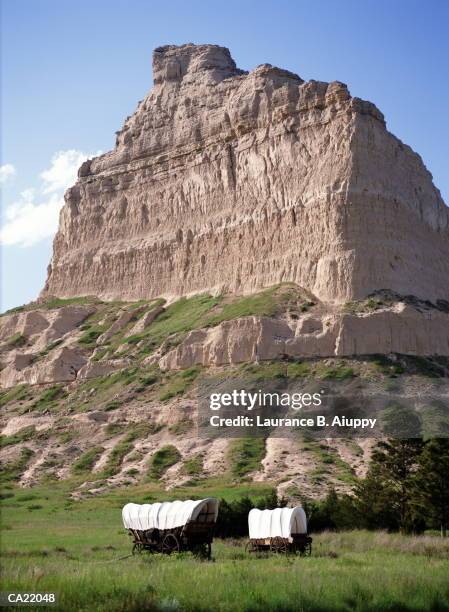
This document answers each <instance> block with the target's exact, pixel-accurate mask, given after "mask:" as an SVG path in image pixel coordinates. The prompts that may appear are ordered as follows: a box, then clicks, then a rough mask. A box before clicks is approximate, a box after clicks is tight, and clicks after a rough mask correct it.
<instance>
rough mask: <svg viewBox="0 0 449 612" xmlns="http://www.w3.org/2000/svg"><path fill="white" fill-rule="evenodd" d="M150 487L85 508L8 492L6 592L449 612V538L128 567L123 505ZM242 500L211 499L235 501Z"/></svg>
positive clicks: (145, 602)
mask: <svg viewBox="0 0 449 612" xmlns="http://www.w3.org/2000/svg"><path fill="white" fill-rule="evenodd" d="M149 486H151V485H149ZM146 490H148V487H147V488H146V489H145V488H140V489H136V490H134V491H132V490H131V489H117V490H116V491H115V492H113V493H110V494H108V496H104V497H101V496H100V497H96V498H92V499H89V500H85V501H80V502H74V501H70V500H69V498H68V495H67V493H68V488H65V487H64V486H61V485H55V486H51V487H39V488H36V489H31V490H30V489H28V490H24V489H21V490H17V489H10V490H9V492H8V491H7V492H6V496H5V495H4V497H6V498H5V499H4V500H3V510H2V529H3V532H2V556H3V586H2V589H3V590H16V591H19V590H20V591H27V592H30V591H39V592H50V591H51V592H55V593H57V595H58V598H59V605H58V609H61V610H86V611H87V610H89V611H95V610H108V611H115V610H117V611H118V610H129V611H138V610H189V611H206V610H207V611H209V610H210V611H212V610H214V611H215V610H222V611H228V610H229V611H234V610H235V611H251V612H253V611H254V612H255V611H259V610H260V611H263V610H276V611H278V612H281V611H282V612H286V611H289V610H304V611H306V610H311V611H326V610H368V611H379V612H380V611H381V610H382V611H384V610H391V611H393V610H401V611H403V612H404V611H409V610H410V611H411V610H415V611H421V610H429V611H430V610H431V611H433V612H437V611H443V610H449V579H448V577H449V539H446V540H441V539H439V538H438V537H430V536H425V537H406V536H400V535H392V534H386V533H368V532H346V533H339V534H338V533H322V534H316V535H315V536H314V551H313V556H312V557H310V558H289V557H282V556H266V557H254V556H250V555H249V554H248V553H245V551H244V542H240V541H232V540H228V541H216V542H215V543H214V547H213V557H214V560H213V561H212V562H207V561H199V560H194V559H193V558H192V557H191V556H190V554H187V553H186V554H183V555H180V556H172V557H161V556H160V555H153V556H148V555H142V556H139V557H130V558H126V559H121V560H118V558H119V557H122V556H125V555H127V554H129V552H130V549H131V546H130V541H129V538H128V536H127V535H126V533H125V532H124V530H123V528H122V525H121V516H120V509H121V506H122V505H123V503H124V501H125V500H129V499H133V500H135V501H142V500H143V499H144V498H145V491H146ZM241 492H242V491H241V490H239V489H232V488H229V489H226V490H220V489H219V487H218V484H217V487H215V488H214V489H210V490H209V491H207V493H209V494H215V495H217V496H224V497H227V498H228V499H232V498H235V497H236V496H238V495H240V493H241ZM178 493H180V494H179V496H182V497H186V496H188V495H189V494H191V491H189V490H187V489H185V490H183V491H182V492H178ZM195 493H196V494H201V493H205V492H201V491H198V490H195ZM243 493H245V494H248V493H249V494H253V495H261V494H264V493H266V488H265V489H264V488H263V487H255V486H253V485H248V488H247V490H245V491H243ZM157 494H158V493H157V491H153V493H152V494H150V495H149V496H147V497H149V498H150V499H149V500H151V499H152V495H157ZM159 495H160V494H159Z"/></svg>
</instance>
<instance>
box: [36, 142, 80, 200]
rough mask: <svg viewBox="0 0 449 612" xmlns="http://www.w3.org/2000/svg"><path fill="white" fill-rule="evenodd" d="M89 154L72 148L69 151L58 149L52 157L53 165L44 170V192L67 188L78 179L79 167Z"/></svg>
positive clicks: (42, 175)
mask: <svg viewBox="0 0 449 612" xmlns="http://www.w3.org/2000/svg"><path fill="white" fill-rule="evenodd" d="M86 159H87V156H86V155H85V154H84V153H81V151H75V150H74V149H70V150H69V151H58V153H55V155H53V157H52V159H51V166H50V168H48V170H44V171H43V172H42V173H41V175H40V177H41V179H42V180H43V181H44V184H43V189H42V191H43V193H54V192H55V191H60V190H61V189H67V187H70V185H73V184H74V183H75V181H76V176H77V172H78V168H79V167H80V166H81V164H82V163H83V161H85V160H86Z"/></svg>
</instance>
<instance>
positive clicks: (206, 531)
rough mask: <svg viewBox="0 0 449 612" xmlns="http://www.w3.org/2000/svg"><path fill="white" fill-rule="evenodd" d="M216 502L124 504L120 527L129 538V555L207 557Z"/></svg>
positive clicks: (208, 556) (212, 533)
mask: <svg viewBox="0 0 449 612" xmlns="http://www.w3.org/2000/svg"><path fill="white" fill-rule="evenodd" d="M218 503H219V502H218V499H215V498H213V497H208V498H207V499H201V500H199V501H198V500H196V501H193V500H191V499H189V500H187V501H174V502H163V503H156V504H126V506H124V508H123V510H122V518H123V525H124V526H125V529H127V530H128V533H129V534H130V536H131V537H132V538H133V549H132V551H133V554H135V553H140V552H142V551H144V550H147V551H149V552H160V553H165V554H168V555H170V554H171V553H173V552H181V551H191V552H192V553H194V554H195V555H198V556H203V557H207V558H210V555H211V545H212V540H213V536H214V528H215V523H216V522H217V516H218Z"/></svg>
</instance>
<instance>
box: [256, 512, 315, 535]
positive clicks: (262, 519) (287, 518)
mask: <svg viewBox="0 0 449 612" xmlns="http://www.w3.org/2000/svg"><path fill="white" fill-rule="evenodd" d="M248 527H249V537H250V539H252V540H253V539H254V540H261V539H264V538H277V537H279V538H290V537H291V536H292V535H293V534H306V533H307V519H306V513H305V512H304V510H303V509H302V508H301V506H296V507H295V508H275V509H274V510H258V509H257V508H253V509H252V510H251V511H250V513H249V515H248Z"/></svg>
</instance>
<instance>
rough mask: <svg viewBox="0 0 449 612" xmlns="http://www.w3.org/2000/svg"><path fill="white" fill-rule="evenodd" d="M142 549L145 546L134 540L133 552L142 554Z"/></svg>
mask: <svg viewBox="0 0 449 612" xmlns="http://www.w3.org/2000/svg"><path fill="white" fill-rule="evenodd" d="M142 549H143V546H142V544H141V543H140V542H134V545H133V549H132V551H131V553H132V554H133V555H140V553H141V552H142Z"/></svg>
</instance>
